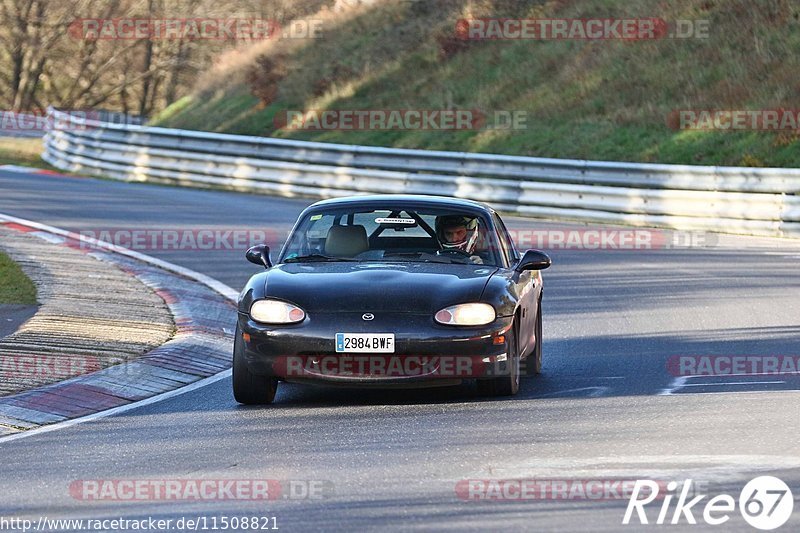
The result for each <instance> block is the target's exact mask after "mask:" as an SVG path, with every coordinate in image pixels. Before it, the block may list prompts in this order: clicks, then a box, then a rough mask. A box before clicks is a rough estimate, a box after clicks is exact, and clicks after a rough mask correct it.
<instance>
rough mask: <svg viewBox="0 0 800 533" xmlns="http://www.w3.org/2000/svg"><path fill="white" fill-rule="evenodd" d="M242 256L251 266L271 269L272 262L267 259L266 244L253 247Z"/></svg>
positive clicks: (267, 247) (267, 250)
mask: <svg viewBox="0 0 800 533" xmlns="http://www.w3.org/2000/svg"><path fill="white" fill-rule="evenodd" d="M244 256H245V257H246V258H247V260H248V261H250V262H251V263H253V264H256V265H261V266H263V267H264V268H271V267H272V260H271V259H270V258H269V246H267V245H266V244H258V245H256V246H253V247H252V248H250V249H249V250H247V252H246V253H245V254H244Z"/></svg>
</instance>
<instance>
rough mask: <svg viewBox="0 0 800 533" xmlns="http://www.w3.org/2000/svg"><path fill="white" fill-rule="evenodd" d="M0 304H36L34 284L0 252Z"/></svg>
mask: <svg viewBox="0 0 800 533" xmlns="http://www.w3.org/2000/svg"><path fill="white" fill-rule="evenodd" d="M0 304H28V305H34V304H36V287H35V286H34V284H33V282H32V281H31V280H30V279H28V276H26V275H25V274H24V273H23V272H22V270H21V269H20V268H19V266H18V265H17V264H16V263H15V262H13V261H12V260H11V258H9V257H8V256H7V255H6V254H4V253H3V252H0Z"/></svg>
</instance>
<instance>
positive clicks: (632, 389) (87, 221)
mask: <svg viewBox="0 0 800 533" xmlns="http://www.w3.org/2000/svg"><path fill="white" fill-rule="evenodd" d="M308 203H309V200H304V199H277V198H269V197H264V196H249V195H243V194H236V193H226V192H215V191H199V190H187V189H179V188H171V187H161V186H152V185H141V184H124V183H117V182H111V181H100V180H90V179H80V178H59V177H50V176H41V175H24V174H18V173H9V172H2V171H0V213H6V214H11V215H15V216H19V217H22V218H27V219H31V220H35V221H38V222H42V223H46V224H50V225H53V226H57V227H61V228H66V229H71V230H73V231H93V232H96V233H97V234H98V235H99V234H100V231H102V230H108V231H115V232H117V233H111V235H118V234H119V231H120V230H126V229H127V230H130V229H150V230H168V231H173V230H174V231H186V230H195V231H196V230H199V229H213V228H226V229H233V230H235V231H245V232H249V231H259V230H263V231H266V233H267V240H268V242H269V243H270V244H271V245H278V244H279V243H280V242H281V241H282V240H283V238H284V236H285V234H286V232H287V231H288V229H289V228H290V226H291V224H292V222H293V221H294V219H295V217H296V216H297V214H298V213H299V212H300V211H301V209H302V208H303V207H304V206H306V205H307V204H308ZM506 221H507V223H509V225H510V226H511V227H512V229H513V230H514V231H526V230H531V229H535V230H547V229H553V228H561V229H563V228H568V229H575V230H580V229H581V228H584V227H583V226H579V225H567V224H561V223H559V224H556V223H545V222H541V221H533V220H525V219H515V218H507V219H506ZM584 229H585V228H584ZM590 229H597V228H590ZM519 235H524V233H520V234H519ZM705 238H706V242H707V244H708V243H712V244H713V243H716V244H715V245H711V246H709V245H706V246H699V247H695V248H681V249H669V250H585V249H553V250H552V251H551V255H552V257H553V260H554V266H553V267H552V268H551V269H550V270H548V271H546V272H545V300H544V336H545V345H544V373H543V374H542V375H541V376H539V377H536V378H528V379H526V380H525V381H524V382H523V385H522V388H521V391H520V393H519V395H518V396H517V397H516V398H514V399H501V400H485V399H481V398H479V397H477V395H476V393H475V391H474V390H473V388H472V387H471V386H469V385H464V386H461V387H453V388H446V389H429V390H425V391H422V392H413V391H391V392H381V391H368V392H365V391H353V390H343V389H327V388H315V387H302V386H297V385H285V384H283V385H281V389H280V390H279V394H278V397H277V403H276V404H275V405H274V406H271V407H269V408H244V407H240V406H237V405H236V403H235V402H234V400H233V398H232V396H231V392H230V380H229V379H224V380H222V381H219V382H217V383H215V384H213V385H210V386H207V387H204V388H201V389H198V390H195V391H192V392H189V393H186V394H184V395H181V396H178V397H175V398H172V399H169V400H166V401H163V402H159V403H155V404H152V405H149V406H146V407H142V408H139V409H136V410H133V411H129V412H127V413H125V414H123V415H120V416H114V417H109V418H105V419H101V420H97V421H94V422H91V423H87V424H82V425H78V426H74V427H71V428H66V429H63V430H59V431H55V432H50V433H45V434H41V435H36V436H32V437H29V438H25V439H21V440H18V441H13V442H8V443H2V444H0V454H1V456H2V459H3V467H2V476H0V518H2V517H3V516H5V517H10V516H15V517H22V516H24V517H28V518H32V519H34V520H38V518H39V517H42V516H46V517H48V518H56V517H61V518H83V519H89V518H120V517H122V518H128V519H133V518H146V517H154V518H160V519H165V520H166V519H172V520H173V521H174V520H177V519H179V518H181V517H185V518H187V519H197V518H198V517H205V520H206V522H205V525H206V526H207V527H209V528H210V527H211V525H212V522H211V520H212V518H213V517H217V519H218V520H219V519H220V517H222V516H223V515H227V516H263V517H273V516H274V517H276V519H277V525H278V526H279V528H280V529H281V530H285V531H308V530H316V529H320V528H321V529H324V530H350V529H354V528H359V529H367V530H379V529H380V530H383V529H395V530H400V529H403V530H416V529H420V530H432V529H433V530H498V529H501V528H502V529H507V530H530V531H590V530H591V531H620V530H625V529H630V530H636V529H640V528H641V529H645V530H646V529H652V528H653V527H654V526H653V525H650V526H641V525H638V524H639V522H638V520H637V519H636V518H634V520H633V523H634V524H637V525H636V526H634V525H630V526H623V525H622V524H621V521H622V517H623V514H624V512H625V507H626V505H627V500H626V499H615V498H608V499H603V500H602V501H597V500H581V499H576V498H567V499H566V500H565V499H562V498H557V497H556V498H547V497H546V498H534V499H528V500H525V501H465V500H464V499H463V498H461V497H460V496H459V493H458V492H457V491H456V487H457V484H458V483H459V481H462V480H467V479H483V480H508V479H532V478H537V479H549V480H564V481H569V482H570V483H575V482H576V481H581V480H584V481H585V480H609V482H611V481H613V480H619V479H654V480H660V481H663V482H667V481H672V480H675V481H679V482H682V481H683V480H685V479H689V478H691V479H692V480H693V481H694V483H695V485H696V486H697V485H699V490H700V492H702V493H705V494H708V498H706V499H705V500H703V501H702V503H701V504H699V505H698V506H696V507H695V510H694V511H695V512H694V515H695V517H696V519H697V520H698V522H700V524H702V523H703V517H702V514H703V513H702V508H700V510H699V511H698V510H697V509H698V508H699V507H700V506H701V505H705V502H707V501H708V499H709V498H710V497H713V496H716V495H718V494H722V493H727V494H731V495H733V496H734V498H736V499H738V496H739V492H740V491H741V489H742V487H743V485H744V483H745V482H746V481H748V480H749V479H751V478H753V477H755V476H756V475H760V474H762V473H773V474H774V475H777V476H778V477H780V478H781V479H783V480H784V481H785V482H786V483H787V484H788V485H789V486H790V487H791V489H792V491H793V493H794V497H795V498H800V444H799V443H798V438H797V436H798V433H799V431H798V429H800V427H799V426H800V424H798V421H797V416H798V415H797V413H798V412H800V392H799V391H800V379H799V378H798V377H796V376H792V375H779V376H775V375H772V376H743V377H739V376H735V377H734V376H719V377H714V378H691V379H683V378H676V376H675V375H674V372H671V371H670V370H669V369H670V368H674V367H673V366H670V364H673V363H674V361H675V358H676V357H679V356H685V355H693V356H709V355H716V356H724V355H746V356H764V355H776V354H781V355H800V326H799V325H798V317H800V275H798V267H797V265H798V259H800V246H799V245H797V244H794V243H789V242H782V241H778V240H774V239H759V238H751V237H737V236H720V237H716V236H705ZM145 248H147V247H145ZM163 248H164V246H161V247H159V246H156V247H149V248H147V249H140V251H142V252H144V253H148V254H150V255H152V256H155V257H159V258H162V259H165V260H168V261H171V262H174V263H176V264H180V265H183V266H186V267H189V268H192V269H194V270H197V271H199V272H202V273H204V274H208V275H210V276H212V277H215V278H217V279H219V280H220V281H222V282H224V283H226V284H228V285H230V286H232V287H234V288H236V289H238V288H239V287H241V286H242V284H243V283H244V281H245V280H246V279H247V277H248V276H249V275H250V274H252V273H254V272H255V271H256V270H255V267H254V266H253V265H251V264H249V263H247V262H246V261H245V260H244V258H243V254H242V250H241V249H230V250H208V249H201V250H197V249H189V248H187V247H183V248H181V249H177V250H174V249H163ZM232 321H233V317H232ZM138 479H144V480H174V479H183V480H197V479H205V480H209V479H245V480H247V479H275V480H284V481H285V482H286V481H287V480H294V482H295V485H294V486H295V487H302V486H303V483H304V482H308V481H312V482H319V483H317V484H315V483H311V486H314V487H316V486H318V485H320V486H323V487H324V490H323V491H322V493H321V494H317V496H320V497H319V498H313V499H284V498H282V497H281V498H279V499H278V500H275V501H268V502H263V501H258V502H252V501H242V500H238V499H223V500H218V501H202V502H192V501H178V502H176V501H163V500H160V501H153V500H151V499H138V500H135V501H105V500H104V501H87V500H85V499H81V498H76V497H74V495H71V493H70V490H69V487H70V484H71V483H73V482H75V481H76V480H138ZM504 486H507V484H506V485H504ZM570 486H572V485H570ZM298 490H299V489H298ZM301 492H302V491H301ZM675 499H677V497H676V498H675ZM659 501H660V500H659ZM796 503H797V502H796ZM659 507H660V503H658V502H654V503H653V504H651V505H650V506H648V507H647V510H648V517H649V519H650V522H652V521H654V520H655V519H656V515H657V514H658V510H659ZM674 507H675V503H674V501H673V502H672V507H671V508H670V509H674ZM668 517H669V518H671V517H672V511H670V513H669V515H668ZM669 518H668V520H669ZM789 520H790V521H789V523H788V524H787V525H786V526H785V527H784V529H787V530H790V529H797V528H798V525H799V524H800V505H795V512H794V514H793V515H792V517H791V518H790V519H789ZM173 524H174V522H173ZM708 527H709V526H704V525H696V526H691V525H688V524H687V522H686V519H685V518H683V519H682V520H681V521H680V523H679V526H678V527H677V528H673V529H674V530H683V529H686V530H703V529H706V528H708ZM720 527H721V528H724V530H726V531H730V530H742V531H753V530H754V529H752V528H751V526H749V525H748V524H747V523H746V522H745V520H744V519H743V517H742V516H741V515H739V513H738V511H734V512H732V513H731V519H730V521H729V522H727V523H726V524H725V525H724V526H718V527H717V528H715V529H720ZM198 529H200V530H202V525H201V526H200V527H199V528H198Z"/></svg>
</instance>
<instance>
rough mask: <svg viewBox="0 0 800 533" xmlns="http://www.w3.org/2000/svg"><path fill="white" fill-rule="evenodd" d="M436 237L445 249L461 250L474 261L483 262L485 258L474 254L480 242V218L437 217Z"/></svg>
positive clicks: (459, 216) (462, 216) (461, 216)
mask: <svg viewBox="0 0 800 533" xmlns="http://www.w3.org/2000/svg"><path fill="white" fill-rule="evenodd" d="M436 238H437V239H439V244H441V246H442V249H443V250H461V251H462V252H465V253H466V254H468V255H469V256H470V259H471V260H472V262H473V263H476V264H483V259H481V258H480V256H478V255H473V252H474V251H475V245H476V244H477V243H478V219H477V218H476V217H471V216H464V215H442V216H438V217H436Z"/></svg>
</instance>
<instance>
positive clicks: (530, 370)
mask: <svg viewBox="0 0 800 533" xmlns="http://www.w3.org/2000/svg"><path fill="white" fill-rule="evenodd" d="M534 331H535V337H536V344H535V345H534V348H533V352H531V353H530V355H528V357H527V358H525V374H526V375H528V376H537V375H539V374H541V373H542V302H539V306H538V307H537V309H536V329H535V330H534Z"/></svg>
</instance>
